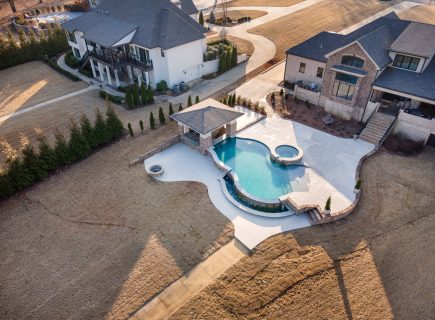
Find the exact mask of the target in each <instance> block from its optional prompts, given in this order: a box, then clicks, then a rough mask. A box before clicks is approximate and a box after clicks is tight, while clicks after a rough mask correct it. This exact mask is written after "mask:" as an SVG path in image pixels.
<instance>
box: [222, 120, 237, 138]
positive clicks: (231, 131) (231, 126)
mask: <svg viewBox="0 0 435 320" xmlns="http://www.w3.org/2000/svg"><path fill="white" fill-rule="evenodd" d="M225 129H226V133H227V137H232V136H233V135H235V134H236V132H237V121H233V122H232V123H228V124H227V125H226V127H225Z"/></svg>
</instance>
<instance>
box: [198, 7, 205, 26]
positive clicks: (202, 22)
mask: <svg viewBox="0 0 435 320" xmlns="http://www.w3.org/2000/svg"><path fill="white" fill-rule="evenodd" d="M198 22H199V24H200V25H202V26H203V25H204V14H203V13H202V10H201V11H199V17H198Z"/></svg>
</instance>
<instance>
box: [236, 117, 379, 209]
mask: <svg viewBox="0 0 435 320" xmlns="http://www.w3.org/2000/svg"><path fill="white" fill-rule="evenodd" d="M236 136H237V137H241V138H249V139H255V140H258V141H260V142H262V143H264V144H266V145H267V146H268V147H269V149H270V150H274V149H275V148H276V147H278V146H280V145H294V146H298V147H300V148H302V150H303V152H304V156H303V158H302V161H301V163H303V164H305V165H307V166H308V167H309V168H308V169H307V171H306V174H305V176H304V177H303V178H302V179H301V180H299V181H294V182H292V183H291V186H292V190H293V192H292V193H290V194H288V195H287V197H289V198H290V199H291V200H292V202H293V203H295V204H296V205H297V206H299V207H305V206H318V207H320V208H322V209H323V208H324V207H325V204H326V200H327V199H328V197H331V215H334V213H336V212H340V211H342V210H344V209H346V208H347V207H349V206H350V205H351V204H352V202H353V201H354V200H355V198H356V195H355V193H354V192H353V190H354V187H355V183H356V181H355V173H356V170H357V167H358V163H359V161H360V159H361V158H362V157H363V156H365V155H366V154H368V153H370V152H371V151H372V150H374V148H375V146H374V145H372V144H370V143H367V142H365V141H362V140H353V139H344V138H339V137H335V136H332V135H330V134H328V133H325V132H322V131H319V130H316V129H313V128H311V127H308V126H306V125H303V124H300V123H297V122H294V121H290V120H283V119H279V118H267V119H264V120H262V121H260V122H258V123H256V124H255V125H253V126H251V127H249V128H246V129H245V130H242V131H241V132H239V133H237V135H236Z"/></svg>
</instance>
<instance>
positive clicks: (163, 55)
mask: <svg viewBox="0 0 435 320" xmlns="http://www.w3.org/2000/svg"><path fill="white" fill-rule="evenodd" d="M160 53H161V55H162V57H163V58H164V57H165V51H163V49H162V50H160Z"/></svg>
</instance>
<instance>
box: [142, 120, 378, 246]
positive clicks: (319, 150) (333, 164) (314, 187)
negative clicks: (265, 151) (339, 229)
mask: <svg viewBox="0 0 435 320" xmlns="http://www.w3.org/2000/svg"><path fill="white" fill-rule="evenodd" d="M236 137H242V138H249V139H255V140H258V141H260V142H262V143H264V144H266V145H267V146H268V147H269V148H270V149H271V150H272V149H274V148H275V147H277V146H278V145H283V144H287V145H297V146H299V147H301V148H302V149H303V150H304V158H303V160H302V161H303V163H305V164H306V165H308V166H309V167H310V168H309V170H307V172H306V175H305V177H304V178H302V180H301V181H299V182H297V184H292V188H293V190H294V192H292V193H291V195H292V200H293V201H294V202H296V203H297V204H298V205H302V204H304V203H308V204H313V203H315V204H318V205H319V206H320V207H321V208H323V207H324V206H325V202H326V199H327V198H328V197H329V196H331V197H332V205H331V209H332V212H334V211H340V210H342V209H344V208H347V207H348V206H350V205H351V203H352V202H353V200H354V199H355V194H354V193H353V189H354V185H355V172H356V169H357V166H358V163H359V161H360V159H361V158H362V157H363V156H364V155H366V154H367V153H369V152H371V151H372V150H373V149H374V145H371V144H369V143H366V142H364V141H360V140H353V139H343V138H338V137H334V136H332V135H330V134H327V133H324V132H322V131H318V130H316V129H313V128H310V127H307V126H305V125H302V124H299V123H296V122H293V121H290V120H282V119H276V118H266V119H263V120H261V121H259V122H257V123H255V124H253V125H251V126H249V127H247V128H246V129H244V130H242V131H240V132H238V133H237V134H236ZM155 164H159V165H162V166H163V168H164V170H165V172H164V174H163V175H162V176H160V177H157V178H156V179H158V180H160V181H166V182H171V181H197V182H200V183H203V184H205V185H206V186H207V188H208V194H209V197H210V200H211V201H212V203H213V204H214V206H215V207H216V208H217V209H218V210H219V211H220V212H221V213H222V214H224V215H225V216H226V217H227V218H228V219H230V220H231V222H232V223H233V224H234V228H235V237H236V239H238V240H239V241H240V242H242V243H243V244H244V245H245V246H246V247H247V248H248V249H253V248H254V247H255V246H256V245H258V244H259V243H260V242H262V241H264V240H265V239H267V238H268V237H270V236H272V235H274V234H278V233H281V232H285V231H289V230H294V229H298V228H303V227H308V226H311V220H310V218H309V217H308V215H306V214H301V215H292V216H288V217H281V218H269V217H261V216H255V215H253V214H250V213H248V212H246V211H244V210H242V209H240V208H238V207H236V206H235V205H234V204H233V203H231V202H230V201H229V200H228V198H227V197H226V196H225V194H224V192H223V191H222V186H221V184H220V181H219V179H222V177H223V176H224V175H225V173H224V172H222V171H221V170H219V169H218V168H217V167H216V166H215V165H214V162H213V159H212V157H207V156H203V155H201V154H199V153H198V152H195V151H194V150H192V149H190V148H189V147H187V146H185V145H183V144H180V143H179V144H176V145H175V146H173V147H171V148H169V149H167V150H165V151H163V152H161V153H158V154H156V155H154V156H152V157H150V158H148V159H146V160H145V168H146V169H148V168H149V167H151V166H152V165H155Z"/></svg>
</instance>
